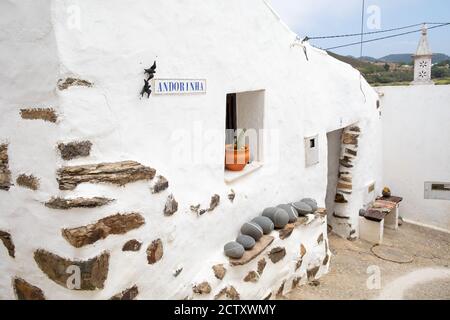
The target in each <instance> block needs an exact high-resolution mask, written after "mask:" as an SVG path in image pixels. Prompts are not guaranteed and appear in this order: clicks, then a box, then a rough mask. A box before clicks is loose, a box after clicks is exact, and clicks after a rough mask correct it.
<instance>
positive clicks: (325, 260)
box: [322, 253, 330, 266]
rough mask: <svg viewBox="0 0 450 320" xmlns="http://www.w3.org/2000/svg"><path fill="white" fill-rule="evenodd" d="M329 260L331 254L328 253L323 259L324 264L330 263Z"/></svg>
mask: <svg viewBox="0 0 450 320" xmlns="http://www.w3.org/2000/svg"><path fill="white" fill-rule="evenodd" d="M328 261H330V255H329V254H328V253H327V254H326V255H325V258H324V259H323V262H322V265H324V266H326V265H327V264H328Z"/></svg>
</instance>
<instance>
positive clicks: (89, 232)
mask: <svg viewBox="0 0 450 320" xmlns="http://www.w3.org/2000/svg"><path fill="white" fill-rule="evenodd" d="M144 224H145V220H144V217H143V216H142V215H140V214H139V213H128V214H116V215H114V216H110V217H106V218H103V219H100V220H99V221H97V222H96V223H93V224H89V225H87V226H82V227H77V228H66V229H63V230H62V235H63V237H64V238H65V239H66V240H67V241H68V242H69V243H70V244H71V245H72V246H74V247H75V248H81V247H83V246H86V245H89V244H93V243H95V242H97V241H98V240H101V239H105V238H106V237H108V236H109V235H114V234H125V233H127V232H128V231H130V230H134V229H137V228H139V227H141V226H142V225H144Z"/></svg>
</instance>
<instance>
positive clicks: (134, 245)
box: [122, 239, 142, 252]
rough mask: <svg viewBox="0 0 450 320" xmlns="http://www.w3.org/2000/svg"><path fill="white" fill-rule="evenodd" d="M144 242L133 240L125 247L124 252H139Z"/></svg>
mask: <svg viewBox="0 0 450 320" xmlns="http://www.w3.org/2000/svg"><path fill="white" fill-rule="evenodd" d="M141 246H142V242H139V241H137V240H136V239H132V240H130V241H127V242H126V243H125V244H124V245H123V247H122V251H133V252H136V251H139V250H141Z"/></svg>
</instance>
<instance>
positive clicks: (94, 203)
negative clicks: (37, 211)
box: [45, 197, 114, 210]
mask: <svg viewBox="0 0 450 320" xmlns="http://www.w3.org/2000/svg"><path fill="white" fill-rule="evenodd" d="M113 201H114V199H108V198H103V197H93V198H73V199H63V198H51V199H50V200H49V201H47V202H46V203H45V206H46V207H48V208H50V209H60V210H69V209H74V208H97V207H102V206H105V205H107V204H109V203H111V202H113Z"/></svg>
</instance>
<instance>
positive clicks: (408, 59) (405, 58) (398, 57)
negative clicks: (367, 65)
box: [378, 53, 450, 64]
mask: <svg viewBox="0 0 450 320" xmlns="http://www.w3.org/2000/svg"><path fill="white" fill-rule="evenodd" d="M449 59H450V57H449V56H448V55H446V54H443V53H436V54H433V63H440V62H442V61H445V60H449ZM378 60H379V61H383V62H392V63H406V64H410V63H412V55H411V54H407V53H402V54H390V55H387V56H385V57H382V58H380V59H378Z"/></svg>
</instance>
